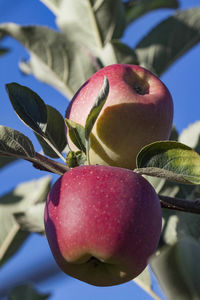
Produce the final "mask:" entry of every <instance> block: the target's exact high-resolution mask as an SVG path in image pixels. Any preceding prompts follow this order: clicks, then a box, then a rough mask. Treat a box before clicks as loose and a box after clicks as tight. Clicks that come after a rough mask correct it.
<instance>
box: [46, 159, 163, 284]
mask: <svg viewBox="0 0 200 300" xmlns="http://www.w3.org/2000/svg"><path fill="white" fill-rule="evenodd" d="M161 219H162V218H161V206H160V202H159V199H158V196H157V194H156V192H155V190H154V189H153V187H152V186H151V185H150V183H149V182H148V181H147V180H146V179H144V178H143V177H142V176H141V175H139V174H137V173H135V172H132V171H130V170H127V169H123V168H117V167H111V166H100V165H96V166H95V165H91V166H79V167H75V168H73V169H71V170H70V171H68V172H66V173H65V174H64V175H63V176H61V177H60V178H59V179H58V180H57V181H56V183H55V184H54V185H53V187H52V189H51V191H50V193H49V196H48V199H47V202H46V208H45V231H46V236H47V239H48V242H49V245H50V248H51V251H52V253H53V255H54V258H55V260H56V262H57V263H58V265H59V266H60V268H61V269H62V270H63V272H65V273H66V274H68V275H70V276H73V277H75V278H77V279H80V280H82V281H84V282H87V283H89V284H92V285H96V286H110V285H117V284H121V283H124V282H127V281H129V280H131V279H133V278H135V277H136V276H138V275H139V274H140V273H141V272H142V271H143V270H144V268H145V267H146V265H147V263H148V258H149V257H150V256H151V255H152V254H153V253H154V251H155V250H156V247H157V245H158V241H159V238H160V233H161Z"/></svg>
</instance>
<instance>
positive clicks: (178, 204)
mask: <svg viewBox="0 0 200 300" xmlns="http://www.w3.org/2000/svg"><path fill="white" fill-rule="evenodd" d="M158 196H159V199H160V203H161V207H162V208H167V209H174V210H178V211H183V212H190V213H194V214H200V199H196V200H195V201H189V200H184V199H180V198H173V197H167V196H163V195H158Z"/></svg>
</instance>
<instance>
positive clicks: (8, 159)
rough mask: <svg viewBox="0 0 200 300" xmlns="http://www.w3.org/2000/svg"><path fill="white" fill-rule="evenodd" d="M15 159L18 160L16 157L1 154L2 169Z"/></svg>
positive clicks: (0, 165)
mask: <svg viewBox="0 0 200 300" xmlns="http://www.w3.org/2000/svg"><path fill="white" fill-rule="evenodd" d="M14 161H16V158H15V157H3V156H0V169H1V168H4V167H6V166H7V165H9V164H11V163H12V162H14Z"/></svg>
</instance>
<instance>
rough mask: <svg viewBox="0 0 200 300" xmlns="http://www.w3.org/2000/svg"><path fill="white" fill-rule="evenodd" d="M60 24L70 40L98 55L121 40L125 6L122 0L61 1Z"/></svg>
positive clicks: (58, 18) (58, 15)
mask: <svg viewBox="0 0 200 300" xmlns="http://www.w3.org/2000/svg"><path fill="white" fill-rule="evenodd" d="M69 12H70V13H69ZM57 24H58V26H59V27H60V28H61V29H62V31H63V32H64V33H65V35H66V36H67V37H68V38H69V39H70V40H71V41H73V42H74V41H75V42H77V41H78V42H79V44H81V45H84V46H85V47H86V48H87V49H93V50H94V51H95V53H96V51H97V49H99V50H100V49H101V48H102V47H103V46H104V45H105V44H106V43H108V42H109V41H111V40H112V39H116V38H121V36H122V34H123V31H124V29H125V14H124V9H123V4H122V1H121V0H100V1H90V0H85V1H82V0H76V1H70V0H67V1H62V3H61V5H60V8H59V12H58V14H57ZM88 29H89V30H88Z"/></svg>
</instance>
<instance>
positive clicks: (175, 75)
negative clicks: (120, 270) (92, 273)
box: [0, 0, 200, 300]
mask: <svg viewBox="0 0 200 300" xmlns="http://www.w3.org/2000/svg"><path fill="white" fill-rule="evenodd" d="M180 4H181V8H182V9H186V8H189V7H193V6H197V5H200V0H190V1H188V0H182V1H180ZM171 13H172V11H171V10H162V11H160V10H159V11H156V12H153V13H151V14H149V15H148V16H145V17H143V18H141V19H139V20H138V21H137V22H135V24H133V26H130V27H129V28H128V30H127V32H126V34H125V36H124V38H123V41H124V42H126V43H127V44H128V45H129V46H134V45H135V44H136V43H137V42H138V41H139V40H140V38H141V36H142V35H144V34H145V33H147V31H148V30H149V29H150V28H151V27H153V26H155V25H156V24H157V23H159V22H160V21H161V20H162V19H163V18H165V17H167V16H169V15H170V14H171ZM0 22H1V23H3V22H16V23H19V24H24V25H25V24H40V25H48V26H50V27H53V28H55V23H54V16H53V14H52V13H51V12H50V11H49V10H48V9H47V8H46V7H45V6H44V5H43V4H42V3H41V2H40V1H39V0H29V1H26V0H18V1H13V0H6V1H5V0H0ZM4 45H5V46H7V47H10V48H11V52H10V53H9V54H7V55H5V56H4V57H1V58H0V101H1V110H0V124H2V125H5V126H9V127H12V128H15V129H17V130H19V131H21V132H23V133H24V134H25V135H27V136H29V137H30V138H31V139H32V140H33V142H34V144H35V146H36V149H37V150H39V145H38V143H37V141H36V139H35V137H34V135H33V134H32V133H31V131H30V129H28V128H27V127H26V126H25V125H24V124H23V123H22V122H21V121H20V120H19V119H18V118H17V116H16V114H15V112H14V110H13V109H12V107H11V104H10V103H9V100H8V96H7V94H6V92H5V87H4V86H5V84H6V83H9V82H13V81H15V82H18V83H20V84H22V85H26V86H28V87H30V88H31V89H33V90H34V91H36V92H37V93H38V94H39V95H40V96H41V98H42V99H43V100H44V101H45V102H46V103H47V104H50V105H52V106H55V107H56V108H57V109H58V110H59V111H60V112H61V114H62V115H64V112H65V110H66V107H67V104H68V102H67V100H66V99H65V98H64V97H63V96H62V95H61V94H59V93H58V92H57V91H55V90H54V89H53V88H51V87H50V86H47V85H45V84H43V83H41V82H39V81H37V80H36V79H35V78H33V77H32V76H24V75H23V74H21V72H20V71H19V68H18V61H19V59H22V58H28V53H27V52H26V51H25V50H24V48H23V47H22V46H21V45H19V44H18V43H17V42H15V41H13V40H12V39H10V38H8V39H6V40H5V42H4ZM199 50H200V45H197V46H196V47H194V48H193V49H192V50H191V51H190V52H189V53H188V54H186V55H185V56H184V57H182V58H181V59H179V60H178V61H177V62H176V63H175V64H174V65H173V66H172V67H170V69H169V70H168V71H167V72H166V73H165V74H164V75H163V76H162V80H163V81H164V83H165V84H166V85H167V87H168V88H169V90H170V92H171V94H172V97H173V100H174V124H175V125H176V127H177V129H178V131H179V132H181V131H182V130H183V129H184V128H185V127H187V126H188V125H189V124H190V123H193V122H195V121H196V120H198V119H199V108H200V105H199V101H200V93H199V78H200V77H199V70H200V59H199ZM43 175H45V173H41V172H39V171H37V170H35V169H33V168H32V167H31V165H30V164H29V163H27V162H17V163H15V164H14V165H13V166H10V167H7V168H5V169H4V170H3V171H1V172H0V182H1V186H0V194H3V193H5V192H7V191H9V190H10V189H12V188H13V187H15V186H16V184H18V183H20V182H22V181H28V180H32V179H34V178H39V177H41V176H43ZM55 179H56V176H54V180H55ZM45 269H46V270H49V271H51V272H53V271H55V272H57V271H56V270H57V267H56V265H55V263H54V260H53V259H52V256H51V253H50V251H49V247H48V244H47V242H46V239H45V238H43V237H41V236H38V235H36V234H33V235H32V236H31V237H30V238H29V239H28V241H27V242H26V243H25V245H24V246H23V247H22V249H21V250H20V252H19V253H18V254H17V255H16V256H15V257H14V258H13V259H12V260H11V261H9V262H8V263H7V264H6V265H5V266H4V267H3V268H2V269H1V270H0V283H1V284H0V295H1V292H2V290H3V289H5V288H6V287H8V286H9V285H10V284H15V283H17V281H18V282H20V281H23V280H25V279H26V278H29V279H33V280H35V281H37V280H36V279H37V278H38V277H39V276H40V275H41V276H42V272H44V270H45ZM56 274H57V275H56V276H55V277H52V278H50V279H48V280H46V281H42V282H41V283H37V287H38V288H39V290H41V291H44V292H52V296H51V298H50V299H51V300H57V299H70V300H78V299H80V297H81V299H83V300H84V299H87V300H90V299H94V298H95V299H97V300H98V299H105V300H107V299H109V300H110V299H116V300H122V299H126V300H129V299H131V300H132V299H142V300H148V299H151V298H150V297H149V296H148V295H147V294H146V293H144V292H143V291H141V290H140V289H139V288H138V287H137V286H136V285H135V284H133V283H132V282H129V283H127V284H124V285H121V286H117V287H111V288H96V287H92V286H89V285H87V284H85V283H80V282H79V281H77V280H75V279H72V278H69V277H67V276H65V275H64V274H62V273H56Z"/></svg>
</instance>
